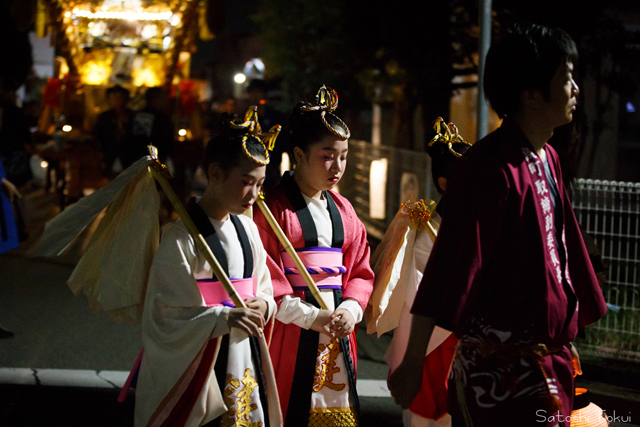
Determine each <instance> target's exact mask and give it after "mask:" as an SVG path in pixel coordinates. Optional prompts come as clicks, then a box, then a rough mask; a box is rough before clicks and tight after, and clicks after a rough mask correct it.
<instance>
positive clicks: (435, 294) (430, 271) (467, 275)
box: [411, 147, 510, 331]
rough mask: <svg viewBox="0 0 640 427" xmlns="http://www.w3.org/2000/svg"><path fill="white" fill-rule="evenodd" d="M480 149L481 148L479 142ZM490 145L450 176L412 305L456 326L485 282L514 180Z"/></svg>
mask: <svg viewBox="0 0 640 427" xmlns="http://www.w3.org/2000/svg"><path fill="white" fill-rule="evenodd" d="M478 148H479V147H478ZM505 169H506V168H503V167H502V166H501V165H500V164H498V162H497V160H495V157H494V156H491V155H489V154H488V153H487V150H486V149H483V150H476V151H475V152H469V153H467V155H466V156H465V157H464V158H463V159H462V162H461V163H460V166H459V168H458V170H457V173H456V174H455V175H454V176H452V177H450V179H449V182H448V185H447V193H446V195H445V198H446V203H445V204H443V208H444V210H443V212H442V224H441V225H440V229H439V232H438V237H437V239H436V242H435V244H434V247H433V250H432V252H431V255H430V256H429V261H428V263H427V266H426V269H425V272H424V276H423V278H422V281H421V283H420V286H419V288H418V292H417V294H416V298H415V301H414V304H413V307H412V309H411V312H412V313H413V314H417V315H422V316H426V317H431V318H434V319H436V323H437V325H438V326H440V327H442V328H445V329H448V330H452V331H455V330H456V326H457V324H458V320H459V319H460V316H461V314H462V312H463V311H464V310H465V307H466V306H468V305H469V304H472V303H473V302H474V299H475V298H476V297H475V296H476V295H477V293H478V292H479V287H480V286H481V272H482V271H481V270H482V267H483V262H488V261H489V260H490V259H491V255H492V253H493V252H494V250H495V247H496V244H497V242H498V240H499V238H500V233H501V228H502V222H503V220H504V217H505V211H506V206H507V198H508V196H509V191H510V184H509V179H508V177H507V173H506V172H505Z"/></svg>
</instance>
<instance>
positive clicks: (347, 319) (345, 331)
mask: <svg viewBox="0 0 640 427" xmlns="http://www.w3.org/2000/svg"><path fill="white" fill-rule="evenodd" d="M330 323H331V330H332V331H333V332H334V333H335V334H336V336H337V337H338V338H340V339H342V338H344V337H346V336H349V335H350V334H351V333H352V332H353V329H354V328H355V326H356V320H355V319H354V318H353V315H352V314H351V312H350V311H349V310H347V309H344V308H339V309H337V310H336V311H334V312H333V313H332V314H331V322H330Z"/></svg>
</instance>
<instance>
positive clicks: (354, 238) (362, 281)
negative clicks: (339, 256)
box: [332, 193, 374, 312]
mask: <svg viewBox="0 0 640 427" xmlns="http://www.w3.org/2000/svg"><path fill="white" fill-rule="evenodd" d="M332 195H333V197H334V200H336V203H338V202H341V203H340V205H341V206H340V208H341V209H340V211H341V212H342V214H343V221H342V223H343V227H344V231H345V247H343V249H344V265H345V267H347V273H346V274H345V275H344V276H343V278H342V283H343V286H342V288H343V296H344V298H353V299H355V300H356V301H358V303H359V304H360V307H362V311H363V312H364V310H365V308H366V307H367V302H369V297H370V296H371V292H373V279H374V274H373V270H372V269H371V266H370V265H369V256H370V252H371V250H370V248H369V242H368V241H367V231H366V230H365V228H364V224H362V222H361V221H360V220H359V219H358V217H357V216H356V213H355V211H354V210H353V207H352V206H351V204H350V203H349V202H348V201H347V200H346V199H344V198H342V197H340V196H336V195H334V194H333V193H332ZM347 236H348V239H346V237H347ZM347 245H348V246H347Z"/></svg>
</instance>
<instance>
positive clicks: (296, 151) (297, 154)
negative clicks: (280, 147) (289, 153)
mask: <svg viewBox="0 0 640 427" xmlns="http://www.w3.org/2000/svg"><path fill="white" fill-rule="evenodd" d="M293 158H294V159H295V161H296V163H302V159H304V158H305V155H304V151H302V149H301V148H300V147H293Z"/></svg>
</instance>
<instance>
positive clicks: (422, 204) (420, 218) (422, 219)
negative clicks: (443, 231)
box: [401, 199, 436, 230]
mask: <svg viewBox="0 0 640 427" xmlns="http://www.w3.org/2000/svg"><path fill="white" fill-rule="evenodd" d="M435 209H436V202H434V201H433V200H430V199H427V200H424V199H418V200H416V201H415V202H412V201H411V200H407V201H406V202H405V203H403V204H402V208H401V210H402V212H403V213H406V214H408V215H409V219H411V221H412V222H413V225H414V226H415V227H416V228H417V229H418V230H422V229H425V228H426V224H427V223H428V222H429V221H431V215H432V214H433V211H434V210H435Z"/></svg>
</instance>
